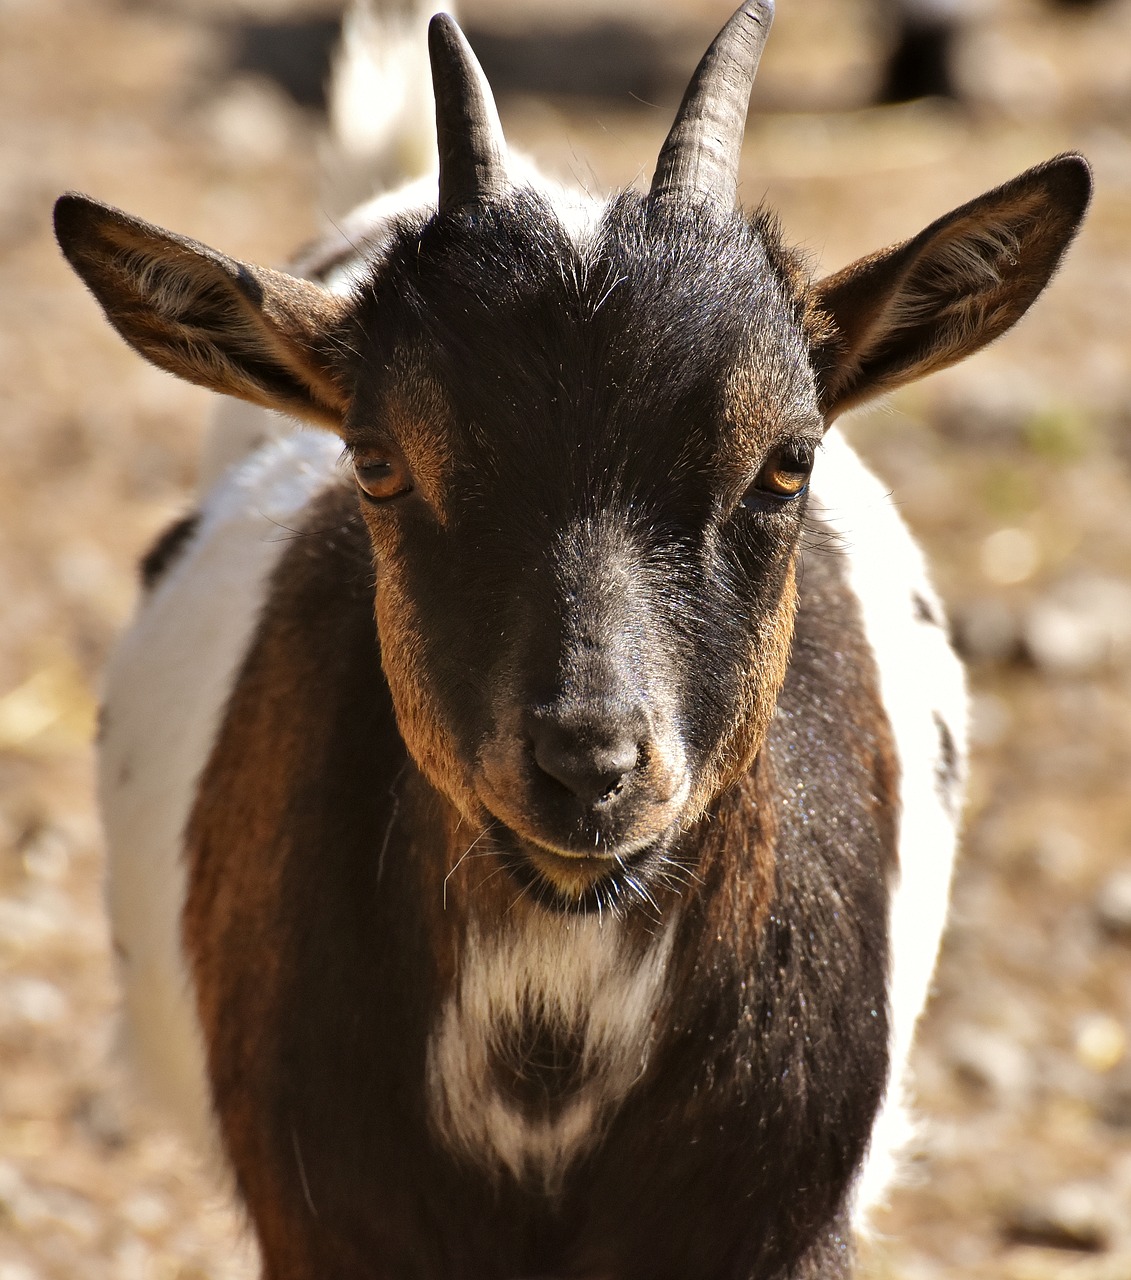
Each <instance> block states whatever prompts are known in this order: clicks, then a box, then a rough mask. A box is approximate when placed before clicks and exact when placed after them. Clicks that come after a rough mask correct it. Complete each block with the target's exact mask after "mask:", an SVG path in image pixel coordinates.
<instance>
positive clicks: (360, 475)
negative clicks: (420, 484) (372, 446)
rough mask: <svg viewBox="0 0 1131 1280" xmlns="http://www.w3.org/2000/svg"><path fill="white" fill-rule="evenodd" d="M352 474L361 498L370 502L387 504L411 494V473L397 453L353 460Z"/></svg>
mask: <svg viewBox="0 0 1131 1280" xmlns="http://www.w3.org/2000/svg"><path fill="white" fill-rule="evenodd" d="M353 474H354V479H355V480H356V481H357V484H358V488H359V489H360V490H361V493H362V496H363V497H364V498H367V499H368V500H369V501H370V502H387V501H389V499H390V498H400V497H403V496H404V494H406V493H411V492H412V473H411V472H410V471H409V469H408V463H407V462H405V460H404V458H402V457H401V455H400V454H399V453H394V452H392V451H390V452H388V453H385V454H382V455H381V456H380V457H370V458H364V457H363V458H355V459H354V463H353Z"/></svg>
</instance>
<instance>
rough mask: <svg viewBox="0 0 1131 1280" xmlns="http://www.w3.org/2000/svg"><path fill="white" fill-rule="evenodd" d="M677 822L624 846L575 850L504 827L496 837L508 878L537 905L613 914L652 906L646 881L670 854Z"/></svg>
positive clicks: (554, 909)
mask: <svg viewBox="0 0 1131 1280" xmlns="http://www.w3.org/2000/svg"><path fill="white" fill-rule="evenodd" d="M678 832H679V826H678V824H677V823H673V824H672V825H671V826H670V827H669V828H668V829H667V830H665V831H663V832H662V833H660V834H659V835H658V836H656V837H654V838H653V839H652V840H651V841H649V842H647V843H640V842H636V843H634V844H633V845H631V846H630V847H628V848H626V849H623V850H620V849H618V850H613V851H608V850H601V851H596V850H595V851H593V852H591V853H576V852H573V851H562V850H556V849H551V848H547V847H546V846H545V845H543V844H539V843H535V842H532V841H530V840H527V839H524V838H523V837H522V836H521V835H519V834H518V833H517V832H515V831H513V830H510V829H509V828H508V829H506V830H505V831H502V832H498V831H497V832H496V837H495V842H496V847H497V848H498V850H499V854H500V856H501V858H502V860H503V863H504V865H505V866H506V868H507V870H508V871H509V873H510V875H511V877H512V878H513V879H514V880H515V881H517V883H518V884H519V886H520V887H521V888H522V889H523V890H524V892H525V895H526V896H527V897H528V898H529V899H530V900H531V901H532V902H533V903H534V904H535V905H537V906H539V907H544V908H547V909H549V910H551V911H556V912H571V913H582V914H588V913H590V912H595V913H602V914H603V913H604V912H605V911H609V912H610V913H611V914H613V915H618V914H623V913H624V912H625V911H626V910H627V909H629V908H631V907H633V906H638V905H642V904H644V903H648V904H650V905H651V907H652V908H653V909H654V908H655V905H656V904H655V898H654V896H653V894H652V892H651V891H650V889H649V887H648V886H649V881H650V880H651V879H652V877H653V873H654V872H655V870H656V869H658V868H660V867H661V866H662V865H664V864H665V863H666V862H667V861H668V860H669V857H670V853H671V850H672V847H673V845H674V843H675V840H676V836H677V835H678Z"/></svg>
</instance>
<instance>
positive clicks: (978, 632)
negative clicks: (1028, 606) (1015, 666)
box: [954, 596, 1021, 663]
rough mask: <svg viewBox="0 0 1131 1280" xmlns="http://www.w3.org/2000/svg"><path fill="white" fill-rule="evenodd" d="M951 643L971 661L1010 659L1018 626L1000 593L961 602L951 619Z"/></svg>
mask: <svg viewBox="0 0 1131 1280" xmlns="http://www.w3.org/2000/svg"><path fill="white" fill-rule="evenodd" d="M954 630H955V636H954V638H955V643H956V645H957V646H958V651H959V653H961V654H962V656H963V657H964V658H969V659H970V661H972V662H1000V663H1005V662H1010V661H1011V660H1012V659H1013V658H1015V657H1016V656H1017V654H1018V653H1019V651H1020V648H1021V629H1020V626H1019V624H1018V620H1017V618H1016V617H1015V615H1014V612H1013V610H1012V609H1011V608H1010V607H1009V605H1008V604H1006V602H1005V601H1004V600H1002V599H1001V597H1000V596H985V597H982V598H980V599H976V600H971V601H969V602H968V603H967V604H965V605H964V606H963V607H962V608H961V609H960V610H959V611H958V614H957V617H956V619H955V629H954Z"/></svg>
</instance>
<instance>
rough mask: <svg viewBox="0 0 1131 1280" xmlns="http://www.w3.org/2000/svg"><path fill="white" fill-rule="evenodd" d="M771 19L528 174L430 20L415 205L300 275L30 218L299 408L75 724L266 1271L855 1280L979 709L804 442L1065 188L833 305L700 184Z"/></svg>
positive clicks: (179, 1041)
mask: <svg viewBox="0 0 1131 1280" xmlns="http://www.w3.org/2000/svg"><path fill="white" fill-rule="evenodd" d="M770 20H771V4H770V2H769V0H745V2H744V4H743V5H742V7H741V8H740V9H739V10H738V11H737V12H736V13H735V14H734V16H733V17H732V18H731V19H730V20H729V22H728V23H727V24H726V25H725V26H724V27H723V29H722V31H721V32H720V34H719V35H718V37H717V38H716V39H715V41H714V42H713V44H712V45H711V46H710V48H709V49H708V51H707V53H706V54H705V56H704V58H703V60H702V61H701V63H700V64H699V67H698V69H697V70H696V72H695V74H694V76H693V78H692V80H691V82H690V87H689V88H688V90H687V93H686V95H685V96H684V99H683V102H682V105H681V106H680V108H679V110H678V113H677V116H676V119H675V122H674V124H673V126H672V129H671V132H670V133H669V135H668V137H667V140H666V142H665V143H664V146H663V149H662V151H661V153H660V158H659V162H658V165H657V169H656V173H655V177H654V178H653V180H652V183H651V187H650V190H649V191H648V193H647V194H645V195H641V194H638V193H636V192H632V191H628V192H624V193H621V194H619V195H617V196H615V197H613V198H612V199H611V200H609V201H607V202H604V203H601V202H598V201H596V200H594V199H592V198H591V197H588V196H581V195H577V196H566V195H563V194H561V193H558V192H556V191H554V190H553V189H552V188H551V187H549V186H548V185H543V186H539V185H538V180H537V179H536V178H534V177H532V178H531V179H530V181H529V182H523V183H518V182H516V181H515V180H514V174H515V172H516V170H515V167H514V164H513V161H511V160H509V159H508V157H507V152H506V147H505V143H504V140H503V135H502V131H501V127H500V125H499V121H498V116H497V113H496V110H495V107H494V104H493V101H492V97H491V93H490V89H489V88H488V86H487V83H486V80H485V78H484V76H483V74H482V72H481V70H480V68H479V66H478V64H477V62H476V61H475V58H474V55H473V54H472V52H471V50H470V48H469V47H468V46H467V44H466V42H465V41H464V39H463V37H462V35H461V33H460V31H459V29H458V27H457V26H456V25H455V23H454V22H453V21H452V20H451V19H450V18H448V17H446V16H444V15H438V16H436V17H435V18H434V19H433V20H432V22H431V24H430V28H429V48H430V56H431V65H432V77H433V83H434V90H435V98H436V123H437V134H438V143H439V174H438V188H437V187H435V186H433V187H432V189H431V190H430V191H428V192H427V193H426V192H425V188H424V186H422V185H421V184H419V183H418V184H416V185H415V186H413V187H412V188H411V189H409V191H408V192H407V193H405V194H402V195H400V196H397V197H385V198H383V199H382V200H379V201H378V202H377V203H376V204H374V205H372V206H370V207H369V208H368V209H367V210H364V211H362V212H361V213H359V214H356V215H354V217H353V218H352V220H351V222H350V223H349V224H348V225H349V227H350V228H351V237H350V238H351V239H352V241H353V243H352V244H350V243H345V242H339V243H337V244H333V243H327V244H326V245H325V246H323V248H322V249H321V250H319V252H318V253H316V254H314V255H313V256H311V257H308V259H307V261H306V266H305V267H304V268H303V271H302V273H299V272H298V271H297V269H296V273H291V274H288V273H283V272H279V271H274V270H268V269H266V268H263V267H259V266H254V265H250V264H245V263H241V262H236V261H234V260H232V259H231V258H228V257H226V256H224V255H223V254H220V253H218V252H216V251H214V250H212V249H210V248H207V247H205V246H203V245H201V244H198V243H197V242H195V241H192V240H189V239H186V238H184V237H181V236H178V235H173V234H171V233H169V232H166V231H163V230H161V229H159V228H157V227H154V226H152V225H150V224H148V223H145V222H142V221H140V220H139V219H137V218H134V217H131V216H128V215H126V214H124V213H122V212H120V211H118V210H116V209H113V208H111V207H109V206H106V205H103V204H99V203H97V202H95V201H93V200H90V199H88V198H86V197H82V196H78V195H67V196H64V197H62V198H61V199H60V201H59V202H58V204H57V207H56V229H57V234H58V238H59V241H60V244H61V246H62V249H63V252H64V253H65V255H66V256H67V258H68V259H69V261H70V262H71V264H72V265H73V266H74V268H75V269H76V270H77V272H78V273H79V275H80V276H81V277H82V279H83V280H84V281H85V282H86V284H87V285H88V286H89V288H90V289H91V290H92V291H93V293H94V295H95V297H96V298H97V299H98V301H99V302H100V303H101V305H102V307H103V308H104V310H105V311H106V314H107V316H108V317H109V319H110V321H111V323H112V324H113V325H114V326H115V327H116V328H117V329H118V330H119V331H120V332H121V334H122V335H123V336H124V337H125V339H126V340H127V341H128V342H130V343H131V344H132V345H133V346H134V347H135V348H136V349H137V350H138V351H139V352H140V353H141V354H143V355H144V356H146V357H147V358H148V359H150V360H151V361H153V362H154V363H156V364H157V365H159V366H161V367H162V368H164V369H167V370H171V371H172V372H173V373H176V374H179V375H180V376H182V377H185V378H187V379H189V380H190V381H193V382H197V383H201V384H203V385H205V386H208V387H212V388H214V389H216V390H218V391H221V392H226V393H228V394H229V395H232V396H236V397H239V398H242V399H244V400H247V401H251V402H252V403H254V404H256V405H261V406H266V407H267V408H269V409H274V410H277V411H280V412H281V413H283V414H287V415H294V416H297V417H299V418H302V419H304V420H306V421H308V422H311V423H313V424H315V425H317V426H319V427H321V428H325V430H324V431H322V432H305V431H295V432H293V433H290V434H286V435H282V436H280V437H279V438H277V439H275V440H272V441H269V442H268V443H267V444H266V445H264V447H262V448H261V449H259V450H258V451H256V452H254V453H253V454H252V455H251V456H250V457H248V458H247V459H245V460H244V461H243V462H241V463H239V464H238V465H235V466H233V467H231V468H229V469H228V470H227V472H226V473H225V474H224V475H223V476H222V477H221V478H220V479H219V480H218V481H217V483H216V485H215V486H214V487H213V489H212V490H211V492H209V493H208V494H207V496H206V497H205V498H204V500H203V502H202V505H201V508H200V510H199V511H198V512H197V513H196V514H194V515H193V516H191V517H189V518H188V519H186V520H184V521H182V522H181V523H180V524H178V525H177V526H175V528H174V529H173V530H171V531H170V532H169V533H168V534H167V535H166V536H165V537H164V538H163V539H162V541H161V542H160V543H159V544H158V546H157V547H155V548H154V550H153V551H152V552H151V553H150V555H149V556H148V557H147V560H146V562H145V576H146V580H147V586H146V590H145V592H144V596H143V599H142V602H141V604H140V607H139V611H138V614H137V617H136V619H135V621H134V623H133V626H132V628H131V629H130V631H129V632H128V634H127V635H126V636H125V638H124V639H123V640H122V641H121V643H120V645H119V647H118V649H117V652H116V654H115V655H114V657H113V660H112V663H111V667H110V671H109V677H108V683H107V690H106V698H105V713H104V721H103V729H102V742H101V763H100V790H101V800H102V805H103V810H104V815H105V824H106V831H107V839H108V844H109V849H110V858H111V865H112V873H111V887H110V905H111V912H112V916H113V922H114V933H115V938H116V941H117V948H118V951H119V956H120V964H121V970H122V977H123V983H124V990H125V1001H126V1011H127V1017H128V1021H129V1023H130V1024H131V1025H132V1027H133V1028H134V1035H135V1038H136V1041H137V1051H138V1054H139V1056H140V1058H141V1061H142V1065H143V1067H144V1068H145V1069H146V1070H147V1071H148V1074H149V1075H150V1076H151V1077H152V1078H153V1079H155V1080H156V1081H157V1082H158V1086H159V1087H160V1088H161V1089H163V1090H164V1094H165V1096H166V1097H167V1098H168V1099H169V1100H170V1101H171V1103H172V1104H173V1105H175V1106H176V1107H177V1108H178V1109H179V1111H180V1112H181V1114H182V1115H184V1116H185V1117H187V1121H186V1122H187V1123H188V1124H189V1125H190V1126H194V1127H195V1128H196V1130H197V1131H198V1133H199V1135H200V1136H201V1137H202V1139H203V1140H204V1141H206V1142H207V1141H209V1140H210V1138H211V1139H212V1140H215V1141H218V1143H219V1146H220V1148H221V1149H222V1152H223V1155H224V1159H225V1160H226V1162H227V1166H228V1167H229V1169H230V1170H231V1172H232V1174H233V1176H234V1181H235V1185H236V1188H237V1189H238V1193H239V1195H240V1196H241V1197H242V1200H243V1203H244V1204H245V1206H246V1209H247V1213H248V1215H249V1218H250V1221H251V1223H252V1225H253V1227H254V1231H255V1234H256V1237H257V1240H258V1244H259V1247H260V1251H261V1255H262V1259H263V1274H264V1276H265V1277H266V1278H267V1280H362V1278H366V1280H372V1278H373V1277H381V1278H389V1280H392V1278H397V1280H401V1278H406V1277H412V1278H413V1280H417V1278H418V1280H440V1278H441V1277H443V1280H459V1278H467V1280H516V1278H518V1277H530V1276H533V1275H540V1276H556V1277H571V1278H572V1280H666V1278H669V1277H670V1278H671V1280H675V1278H676V1277H678V1278H679V1280H724V1278H725V1280H738V1278H742V1280H754V1278H760V1280H763V1278H764V1280H768V1278H770V1277H773V1278H775V1280H785V1278H789V1280H801V1278H805V1277H808V1278H810V1280H811V1278H814V1277H845V1276H848V1275H849V1274H851V1271H852V1266H853V1239H854V1232H855V1230H856V1224H858V1223H859V1222H860V1221H861V1219H862V1216H863V1214H864V1213H865V1211H866V1209H867V1207H868V1205H869V1204H872V1203H874V1202H875V1200H876V1199H877V1197H878V1196H879V1195H880V1194H881V1193H882V1190H883V1187H884V1184H885V1182H886V1180H887V1178H888V1174H889V1171H890V1165H891V1154H892V1151H893V1150H894V1147H895V1145H896V1141H897V1138H898V1132H899V1128H900V1125H899V1113H900V1094H901V1087H902V1078H903V1072H904V1064H905V1061H906V1058H907V1054H908V1050H909V1045H910V1041H911V1036H912V1030H913V1027H914V1024H915V1021H916V1018H917V1017H918V1014H919V1011H920V1009H921V1007H922V1005H923V1002H924V1000H925V996H926V992H927V987H928V984H929V981H930V976H931V972H932V968H933V965H934V961H935V955H936V951H937V947H938V942H939V937H940V933H941V930H942V926H943V920H944V916H945V912H946V900H947V892H948V882H949V876H950V866H951V861H952V856H953V851H954V844H955V837H956V826H957V823H958V820H959V812H960V808H961V793H962V785H963V775H964V769H965V765H964V755H963V743H964V728H965V725H964V718H965V713H964V685H963V676H962V672H961V669H960V665H959V663H958V661H957V659H956V657H955V656H954V655H953V653H952V651H951V649H950V647H949V645H948V641H947V637H946V630H945V625H944V618H943V613H942V610H941V608H940V605H939V602H938V599H937V598H936V596H935V593H934V591H933V590H932V588H931V586H930V584H929V582H928V580H927V576H926V572H925V568H924V564H923V560H922V556H921V554H920V552H919V550H918V549H917V548H916V546H915V544H914V543H913V541H912V539H911V537H910V535H909V534H908V532H907V531H906V529H905V528H904V526H903V524H902V522H901V520H900V518H899V516H898V515H897V513H896V511H895V508H894V506H893V504H892V502H891V501H890V499H889V497H888V495H887V494H886V492H885V490H884V488H883V487H882V486H881V484H880V483H879V482H878V481H877V480H876V479H875V478H873V477H872V476H871V475H870V473H869V472H868V471H867V470H866V469H865V467H864V466H863V465H862V463H861V462H860V461H859V460H858V459H857V458H856V456H855V455H854V454H853V452H852V451H851V449H850V448H849V446H848V445H847V444H846V443H845V441H844V439H843V438H842V436H841V435H840V433H839V431H838V430H837V429H836V428H835V427H832V426H831V424H832V423H833V420H834V419H836V418H837V417H838V416H839V415H840V414H842V413H843V412H844V411H845V410H847V409H849V408H850V407H852V406H854V405H857V404H860V403H862V402H863V401H865V400H868V399H869V398H871V397H873V396H876V395H878V394H880V393H882V392H885V391H887V390H889V389H891V388H893V387H897V386H899V385H901V384H903V383H906V382H908V381H909V380H911V379H913V378H917V377H919V376H921V375H923V374H925V373H928V372H930V371H932V370H934V369H938V368H942V367H943V366H945V365H949V364H951V363H953V362H954V361H956V360H959V359H961V358H962V357H964V356H966V355H968V354H969V353H971V352H973V351H975V350H977V349H978V348H980V347H981V346H983V345H984V344H985V343H987V342H989V341H990V340H991V339H993V338H995V337H997V336H998V335H999V334H1001V333H1003V332H1004V331H1005V330H1006V329H1008V328H1009V327H1010V326H1011V325H1012V324H1013V323H1014V322H1015V321H1016V320H1017V319H1018V318H1019V317H1020V316H1021V315H1022V314H1023V312H1024V311H1025V310H1026V309H1027V308H1028V306H1029V305H1030V303H1031V302H1032V301H1033V300H1034V299H1035V298H1036V297H1037V295H1038V294H1039V293H1040V292H1041V290H1042V289H1043V288H1044V286H1045V284H1046V283H1047V281H1048V279H1049V278H1050V276H1051V274H1052V272H1053V271H1054V270H1055V268H1056V266H1057V264H1058V263H1059V261H1060V259H1061V257H1062V255H1063V253H1064V251H1065V249H1066V247H1067V245H1068V243H1069V242H1070V240H1071V239H1072V237H1073V235H1074V234H1075V232H1076V229H1077V227H1078V226H1079V223H1080V221H1081V219H1082V217H1083V215H1084V212H1085V209H1086V206H1087V203H1088V200H1089V196H1090V172H1089V169H1088V166H1087V164H1086V162H1085V161H1084V160H1083V159H1082V158H1081V157H1079V156H1076V155H1062V156H1059V157H1057V158H1055V159H1053V160H1050V161H1048V162H1047V163H1045V164H1041V165H1039V166H1037V167H1036V168H1033V169H1030V170H1028V171H1027V172H1025V173H1023V174H1021V175H1020V176H1019V177H1017V178H1014V179H1013V180H1012V181H1009V182H1006V183H1005V184H1004V185H1002V186H1000V187H998V188H996V189H995V190H992V191H990V192H988V193H987V194H985V195H982V196H980V197H978V198H977V199H975V200H973V201H971V202H970V203H968V204H965V205H963V206H962V207H961V208H959V209H956V210H955V211H953V212H951V213H948V214H946V215H945V216H944V217H941V218H939V219H938V220H937V221H936V222H934V223H932V224H931V225H930V226H929V227H927V229H926V230H924V231H922V232H921V233H920V234H918V235H916V236H915V237H914V238H912V239H910V240H907V241H904V242H903V243H901V244H898V245H896V246H894V247H891V248H888V249H885V250H883V251H881V252H879V253H876V254H874V255H872V256H870V257H867V258H864V259H862V260H861V261H859V262H856V263H854V264H853V265H851V266H848V267H846V268H844V269H843V270H841V271H839V272H837V273H836V274H835V275H832V276H831V277H828V278H825V279H822V280H819V281H814V280H812V279H811V278H810V276H809V274H808V273H807V271H806V269H805V267H804V265H803V263H802V261H801V260H800V258H799V257H798V256H797V255H796V254H795V253H794V252H793V251H791V250H790V249H789V248H787V247H786V244H785V242H784V240H783V238H782V236H781V233H780V232H779V229H778V226H777V223H776V222H775V220H774V218H773V217H772V215H771V214H769V213H768V212H766V211H765V210H759V211H757V212H755V213H754V214H753V215H752V216H746V215H744V214H742V213H741V212H740V211H738V210H737V209H736V195H737V183H738V166H739V152H740V147H741V139H742V132H743V127H744V119H745V113H746V107H747V102H748V99H749V95H750V91H751V85H752V82H753V77H754V72H755V69H756V67H757V63H758V60H759V57H760V55H761V50H762V45H763V42H764V39H765V36H766V32H767V30H768V28H769V24H770ZM435 181H436V179H435V178H434V179H433V182H435ZM437 190H438V198H437ZM343 442H344V445H345V454H344V457H345V459H346V467H345V468H344V469H343V467H342V465H341V462H340V456H341V455H340V451H341V445H342V443H343ZM811 473H812V477H813V479H812V486H811V487H810V475H811ZM374 619H376V622H374Z"/></svg>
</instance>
